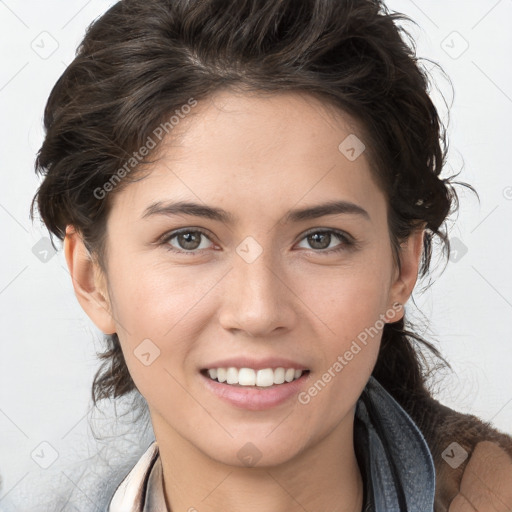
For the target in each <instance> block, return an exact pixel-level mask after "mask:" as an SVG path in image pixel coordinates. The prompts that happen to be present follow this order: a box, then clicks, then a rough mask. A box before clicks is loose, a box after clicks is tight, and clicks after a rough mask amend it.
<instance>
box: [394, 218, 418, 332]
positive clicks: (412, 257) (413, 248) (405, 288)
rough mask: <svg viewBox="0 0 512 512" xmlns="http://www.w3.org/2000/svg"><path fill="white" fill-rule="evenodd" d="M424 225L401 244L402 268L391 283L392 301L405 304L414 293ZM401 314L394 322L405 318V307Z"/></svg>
mask: <svg viewBox="0 0 512 512" xmlns="http://www.w3.org/2000/svg"><path fill="white" fill-rule="evenodd" d="M424 236H425V229H424V227H418V228H416V229H414V230H413V231H412V232H411V234H410V235H409V237H408V238H407V239H406V240H405V241H403V242H402V243H401V244H400V251H399V258H400V270H399V269H398V268H397V269H396V272H395V277H394V281H393V283H392V285H391V292H390V302H391V304H396V303H399V304H401V305H404V304H405V303H406V302H407V301H408V300H409V297H410V296H411V294H412V291H413V289H414V286H415V284H416V281H417V279H418V271H419V266H420V261H421V255H422V252H423V239H424ZM399 313H400V316H399V317H398V318H396V317H394V318H393V322H396V321H398V320H400V319H401V318H403V316H404V309H403V307H401V308H400V312H399Z"/></svg>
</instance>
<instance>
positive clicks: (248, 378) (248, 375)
mask: <svg viewBox="0 0 512 512" xmlns="http://www.w3.org/2000/svg"><path fill="white" fill-rule="evenodd" d="M208 375H209V376H210V378H211V379H213V380H217V381H218V382H226V384H232V385H239V386H258V387H269V386H273V385H274V384H284V383H285V382H292V381H293V380H295V379H298V378H299V377H300V376H301V375H302V370H295V369H294V368H286V369H285V368H275V369H272V368H264V369H262V370H253V369H252V368H240V369H238V368H235V367H233V366H230V367H229V368H210V369H209V370H208Z"/></svg>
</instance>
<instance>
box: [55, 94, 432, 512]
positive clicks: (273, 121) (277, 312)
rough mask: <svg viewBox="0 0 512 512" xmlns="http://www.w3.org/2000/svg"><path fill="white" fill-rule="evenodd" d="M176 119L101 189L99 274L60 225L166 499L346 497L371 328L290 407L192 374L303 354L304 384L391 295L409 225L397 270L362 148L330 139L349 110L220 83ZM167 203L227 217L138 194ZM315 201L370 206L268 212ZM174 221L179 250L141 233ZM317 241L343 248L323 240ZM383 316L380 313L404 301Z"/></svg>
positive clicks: (255, 506)
mask: <svg viewBox="0 0 512 512" xmlns="http://www.w3.org/2000/svg"><path fill="white" fill-rule="evenodd" d="M176 130H177V131H176V132H175V133H174V132H172V133H171V135H178V134H179V135H180V137H179V139H178V138H176V137H175V138H174V139H173V140H172V141H171V139H169V140H168V141H166V142H168V143H167V144H166V145H165V147H163V148H161V151H160V158H159V160H158V161H157V162H156V163H155V164H153V165H152V167H151V168H150V169H149V171H150V172H148V174H147V176H146V177H145V178H144V179H143V180H141V181H138V182H134V183H130V184H129V185H127V186H126V188H124V189H123V190H122V191H120V192H119V193H116V194H115V196H114V197H113V208H112V211H111V213H110V215H109V218H108V222H107V233H108V240H107V254H108V256H107V272H106V274H103V273H102V272H101V271H100V269H99V267H98V265H97V264H96V262H95V261H94V259H91V258H90V257H89V255H88V254H87V251H86V249H85V247H84V245H83V243H82V240H81V238H80V236H79V234H78V233H76V232H75V231H74V229H73V227H72V226H68V232H67V235H66V238H65V255H66V259H67V262H68V266H69V269H70V273H71V275H72V278H73V285H74V289H75V292H76V295H77V298H78V300H79V301H80V304H81V305H82V307H83V309H84V310H85V311H86V313H87V314H88V315H89V317H90V318H91V319H92V321H93V322H94V323H95V324H96V326H97V327H98V328H99V329H101V330H102V331H103V332H104V333H113V332H117V333H118V335H119V338H120V342H121V345H122V349H123V353H124V356H125V359H126V363H127V365H128V368H129V371H130V373H131V375H132V378H133V380H134V382H135V384H136V385H137V388H138V389H139V391H140V392H141V393H142V395H143V396H144V397H145V399H146V400H147V403H148V406H149V411H150V414H151V420H152V423H153V428H154V432H155V437H156V441H157V443H158V446H159V448H160V456H161V460H162V467H163V475H164V486H165V497H166V501H167V505H168V507H169V510H172V511H173V512H175V511H187V510H194V509H191V507H194V508H195V509H197V510H198V511H200V512H213V511H218V510H223V511H226V512H230V511H232V512H235V511H239V510H244V511H246V512H251V511H261V510H273V511H276V512H285V511H286V512H289V511H303V510H304V509H306V510H322V511H357V510H361V506H362V478H361V473H360V470H359V467H358V465H357V460H356V458H355V454H354V447H353V438H352V436H353V418H354V411H355V405H356V402H357V399H358V397H359V395H360V394H361V392H362V390H363V388H364V386H365V384H366V382H367V381H368V379H369V377H370V374H371V372H372V370H373V367H374V365H375V362H376V359H377V355H378V350H379V345H380V337H381V331H379V334H378V335H377V336H375V337H374V338H373V339H372V340H371V341H370V342H369V343H368V344H367V345H366V346H365V347H364V348H363V349H362V350H361V351H360V352H359V353H358V354H357V355H356V356H354V358H353V359H352V360H351V361H350V362H349V364H347V365H346V366H345V367H344V368H343V370H342V371H341V372H339V373H337V374H336V377H335V378H333V379H332V380H331V381H330V382H329V383H328V385H326V386H325V387H324V388H323V389H322V391H321V392H319V393H318V394H317V395H316V396H315V397H313V398H312V399H311V401H310V403H309V404H307V405H302V404H300V403H299V402H298V401H297V399H296V398H295V397H294V398H292V399H291V400H288V401H287V402H286V403H284V404H281V405H279V406H276V407H274V408H271V409H268V410H265V411H248V410H244V409H240V408H236V407H234V406H233V405H231V404H228V403H226V402H223V401H221V400H220V399H219V398H218V397H217V396H215V395H214V394H212V393H211V392H210V391H209V390H207V389H206V387H205V386H204V383H203V379H202V377H201V376H200V375H199V370H200V369H201V368H204V367H205V366H206V367H207V366H208V362H212V361H214V360H216V359H220V358H224V357H228V356H245V355H248V356H252V357H255V358H263V357H267V356H276V357H279V356H281V357H287V358H290V359H293V360H296V361H299V362H300V363H302V364H303V365H305V366H306V367H307V368H309V370H310V375H309V383H308V384H307V385H306V386H305V388H304V389H307V387H308V386H309V385H311V384H312V383H313V382H315V381H317V379H319V378H321V376H322V374H323V373H324V372H326V371H327V370H328V369H329V368H330V367H332V365H333V363H334V362H335V361H336V360H337V358H338V356H340V355H343V354H344V353H345V352H346V351H347V350H348V349H349V347H350V345H351V343H352V341H353V340H355V339H356V338H357V336H358V334H359V333H361V332H362V331H364V330H365V328H368V327H371V326H374V325H375V323H376V321H377V320H378V319H379V315H383V314H386V312H389V311H390V308H392V305H393V304H395V303H396V302H398V303H401V304H405V302H406V301H407V299H408V298H409V296H410V294H411V291H412V289H413V287H414V284H415V282H416V278H417V273H418V264H419V260H420V256H421V248H422V239H423V231H421V230H417V231H414V232H413V234H412V235H411V236H410V237H409V239H408V240H407V241H405V242H404V243H403V244H402V245H401V249H400V251H401V252H400V258H401V264H402V269H401V272H400V273H399V272H398V269H397V266H396V265H395V262H394V260H393V256H392V249H391V241H390V236H389V232H388V226H387V220H386V218H387V217H386V215H387V204H386V198H385V196H384V194H383V193H382V191H381V190H380V188H379V187H378V185H377V183H376V181H375V180H374V178H373V175H372V173H371V171H370V168H369V163H368V160H367V158H366V154H365V152H363V153H362V154H361V156H359V157H358V158H357V159H356V160H354V161H350V160H348V159H347V158H346V157H345V156H344V154H342V153H341V152H340V151H339V150H338V146H339V144H340V143H341V142H342V141H343V140H344V139H345V138H346V137H347V136H348V135H349V134H351V133H355V134H356V135H357V134H359V135H358V136H359V138H361V139H362V135H361V133H360V131H359V130H358V129H357V123H355V122H354V120H353V119H351V118H350V117H349V116H348V115H347V114H345V113H343V112H340V111H334V110H333V109H332V108H330V107H327V106H326V105H324V104H322V103H320V101H319V100H317V99H315V98H312V97H309V96H306V95H304V94H299V93H295V92H294V93H292V92H285V93H278V94H275V93H274V94H271V95H262V94H260V95H254V94H249V93H246V92H245V93H244V92H240V91H238V92H234V91H232V90H231V91H230V90H224V91H222V92H219V93H217V94H215V95H214V96H213V97H211V98H210V99H209V100H206V101H204V102H201V103H199V104H198V105H197V107H195V109H194V115H190V116H188V117H187V118H185V119H184V120H183V121H181V122H180V124H179V125H178V126H177V127H176ZM178 130H179V131H178ZM171 142H172V143H171ZM175 200H190V201H195V202H199V203H205V204H207V205H212V206H216V207H220V208H223V209H225V210H227V211H228V212H230V213H232V214H233V215H235V216H236V218H237V220H236V221H235V222H233V223H232V224H226V223H223V222H219V221H216V220H212V219H205V218H201V217H193V216H189V215H181V216H178V217H168V216H163V215H162V216H156V215H155V216H151V217H149V218H146V219H141V216H142V214H143V212H144V210H145V208H146V207H147V206H148V205H150V204H151V203H152V202H154V201H175ZM330 200H345V201H350V202H352V203H355V204H357V205H359V206H360V207H362V208H364V210H366V212H367V213H368V217H369V218H368V219H366V218H365V217H364V216H362V215H356V214H346V213H345V214H338V215H327V216H323V217H319V218H316V219H310V220H303V221H300V222H294V223H291V222H284V216H285V214H286V213H287V212H288V211H289V210H291V209H294V208H300V207H306V206H313V205H317V204H320V203H324V202H327V201H330ZM179 228H191V230H193V229H197V228H202V229H204V230H206V231H207V236H206V237H201V238H200V240H201V245H200V246H199V248H196V249H193V250H194V251H195V254H193V255H191V254H179V253H173V252H170V251H168V250H166V246H167V247H171V248H174V249H176V250H182V251H184V250H186V248H184V246H183V245H181V246H180V244H179V239H178V238H174V239H173V240H170V241H168V242H166V243H163V244H161V245H157V244H155V243H153V242H155V240H157V239H158V238H159V237H161V236H162V235H164V234H166V233H170V232H172V231H174V230H177V229H179ZM192 228H193V229H192ZM313 228H315V229H318V230H326V229H334V230H336V229H337V230H341V231H343V232H345V233H347V234H348V235H350V236H352V237H353V238H355V239H356V240H357V246H355V247H354V246H347V245H344V241H343V239H339V238H337V237H336V236H335V235H334V234H333V235H332V236H331V239H330V242H329V240H326V241H325V240H324V241H322V239H320V240H319V242H318V243H317V245H315V244H314V240H313V241H312V242H311V240H309V241H308V238H307V235H306V234H305V233H306V231H308V230H311V229H313ZM309 234H311V233H309ZM248 236H251V237H253V238H254V240H255V241H256V242H257V244H258V245H259V247H261V250H262V253H261V255H260V256H259V257H258V258H257V259H255V260H254V261H253V262H251V263H248V262H247V261H246V260H244V259H243V258H242V257H240V256H239V254H238V253H237V252H236V249H237V247H238V246H239V245H240V244H241V242H242V241H243V240H244V239H245V238H246V237H248ZM320 243H324V245H320ZM196 246H197V245H196ZM196 246H195V247H196ZM185 247H186V246H185ZM331 248H343V249H342V250H341V251H339V252H331V253H330V254H325V251H326V250H327V249H331ZM393 315H394V316H393V317H391V318H388V317H386V318H385V319H386V320H387V321H397V320H398V319H399V318H400V317H401V316H402V315H403V311H401V312H399V313H397V314H395V312H394V311H393ZM388 316H389V315H388ZM380 318H382V317H380ZM147 338H149V339H150V340H151V341H152V343H154V344H155V345H156V346H157V347H158V348H159V350H160V355H159V357H157V358H156V359H155V360H154V361H153V362H152V363H151V364H150V365H149V366H145V365H144V364H142V363H141V361H140V360H139V359H138V358H137V357H136V355H135V354H134V350H135V349H136V348H137V346H138V345H139V344H140V343H141V342H142V340H144V339H147ZM247 442H251V443H253V444H254V445H255V446H256V447H257V449H258V451H259V453H260V454H261V459H260V460H259V461H258V463H257V464H256V466H254V467H247V466H246V465H244V463H243V462H242V461H241V460H240V459H239V458H238V456H237V453H238V451H239V450H240V449H241V448H242V447H243V446H244V445H245V444H246V443H247Z"/></svg>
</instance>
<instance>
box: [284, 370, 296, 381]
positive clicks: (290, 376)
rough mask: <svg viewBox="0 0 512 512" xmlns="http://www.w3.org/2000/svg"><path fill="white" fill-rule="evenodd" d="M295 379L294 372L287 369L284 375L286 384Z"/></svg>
mask: <svg viewBox="0 0 512 512" xmlns="http://www.w3.org/2000/svg"><path fill="white" fill-rule="evenodd" d="M294 378H295V370H294V369H293V368H288V370H286V373H285V374H284V380H285V381H286V382H291V381H292V380H293V379H294Z"/></svg>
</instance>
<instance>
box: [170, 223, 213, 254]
mask: <svg viewBox="0 0 512 512" xmlns="http://www.w3.org/2000/svg"><path fill="white" fill-rule="evenodd" d="M174 239H176V242H175V244H176V245H174V244H171V243H170V242H171V240H174ZM203 239H206V240H209V238H208V237H207V236H206V233H205V232H203V231H201V230H197V229H194V230H192V229H185V230H181V231H177V232H176V231H175V232H173V233H171V234H170V235H169V236H167V237H165V238H164V239H163V240H162V244H163V245H164V246H165V247H166V249H167V250H169V251H172V252H178V253H179V252H181V253H192V254H195V253H196V252H199V250H202V249H206V248H207V245H206V246H204V244H202V240H203ZM201 245H203V246H202V247H201Z"/></svg>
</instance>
